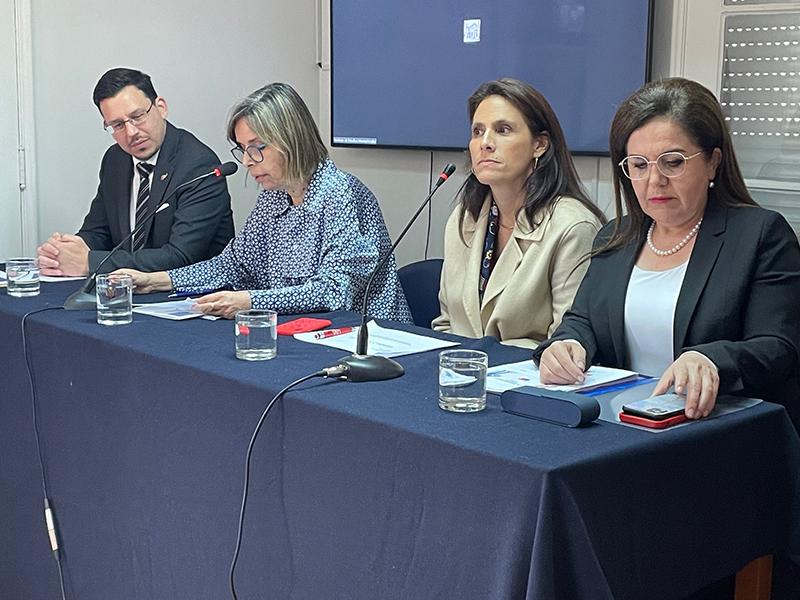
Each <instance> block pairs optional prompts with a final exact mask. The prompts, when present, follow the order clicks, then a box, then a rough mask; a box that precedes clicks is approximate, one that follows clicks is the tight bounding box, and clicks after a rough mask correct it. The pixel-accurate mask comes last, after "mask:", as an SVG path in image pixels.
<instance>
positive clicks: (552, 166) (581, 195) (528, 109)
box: [461, 78, 606, 227]
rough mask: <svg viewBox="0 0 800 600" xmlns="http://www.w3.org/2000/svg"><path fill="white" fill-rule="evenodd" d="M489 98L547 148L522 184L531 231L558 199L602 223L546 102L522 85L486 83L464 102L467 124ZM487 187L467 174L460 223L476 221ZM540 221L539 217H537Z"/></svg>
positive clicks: (512, 81)
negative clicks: (506, 107) (505, 106)
mask: <svg viewBox="0 0 800 600" xmlns="http://www.w3.org/2000/svg"><path fill="white" fill-rule="evenodd" d="M489 96H500V97H501V98H504V99H505V100H507V101H508V102H510V103H511V104H512V105H513V106H514V107H515V108H516V109H517V110H519V111H520V112H521V113H522V116H523V117H524V118H525V123H526V125H527V126H528V129H529V130H530V132H531V135H533V136H538V135H542V134H545V135H547V137H548V138H549V142H550V143H549V144H548V145H547V149H546V150H545V152H544V154H542V155H541V156H540V157H539V161H538V164H537V167H536V169H535V170H534V171H533V172H532V173H531V174H530V175H529V176H528V179H527V181H526V182H525V188H526V194H525V204H524V206H523V210H524V211H525V216H526V217H527V220H528V223H529V224H530V225H531V227H536V226H538V223H535V222H534V219H535V218H536V215H537V213H539V212H540V211H541V210H542V209H545V208H552V207H553V205H554V204H555V202H556V200H558V198H559V196H571V197H573V198H575V199H576V200H578V201H579V202H580V203H581V204H583V205H584V206H585V207H586V208H588V209H589V210H590V211H591V212H592V213H593V214H594V215H595V216H596V217H597V218H598V219H599V220H600V222H601V223H605V221H606V219H605V215H604V214H603V212H602V211H601V210H600V209H599V208H598V207H597V206H596V205H595V204H594V203H593V202H592V201H591V200H590V199H589V196H588V195H587V194H586V192H585V191H584V189H583V186H582V185H581V182H580V179H579V177H578V172H577V171H576V169H575V165H574V163H573V162H572V156H571V155H570V153H569V148H567V142H566V140H565V138H564V133H563V131H562V130H561V124H560V123H559V122H558V117H556V113H555V111H554V110H553V108H552V107H551V106H550V103H549V102H548V101H547V99H546V98H545V97H544V96H543V95H542V94H541V93H540V92H539V91H537V90H536V89H534V88H533V87H531V86H530V85H528V84H527V83H525V82H523V81H519V80H517V79H511V78H504V79H498V80H495V81H487V82H486V83H483V84H481V85H480V86H479V87H478V89H477V90H475V92H474V93H473V94H472V95H471V96H470V97H469V100H467V110H468V112H469V120H470V123H472V119H473V118H474V117H475V111H476V110H478V105H480V103H481V102H483V101H484V100H486V98H488V97H489ZM489 189H490V188H489V186H488V185H485V184H483V183H481V182H480V181H478V178H477V177H475V174H474V173H472V172H470V175H469V177H467V180H466V181H465V182H464V186H463V191H462V194H461V206H462V211H461V222H462V223H463V220H464V215H465V213H469V214H470V215H472V218H473V219H476V220H477V218H478V215H479V214H480V211H481V206H482V205H483V202H484V200H485V199H486V194H487V193H488V192H489ZM540 218H541V215H540Z"/></svg>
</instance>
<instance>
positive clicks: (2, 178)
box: [0, 1, 22, 260]
mask: <svg viewBox="0 0 800 600" xmlns="http://www.w3.org/2000/svg"><path fill="white" fill-rule="evenodd" d="M15 59H16V49H15V44H14V5H13V3H11V2H7V1H6V2H0V81H2V82H3V87H4V90H3V92H2V93H0V140H2V142H3V143H2V144H0V260H2V259H4V258H9V257H11V255H18V254H19V253H20V247H21V243H22V227H21V223H22V219H21V217H22V213H21V210H20V192H19V187H18V181H17V139H18V131H17V94H16V86H17V66H16V60H15Z"/></svg>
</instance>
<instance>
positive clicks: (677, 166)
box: [619, 150, 703, 181]
mask: <svg viewBox="0 0 800 600" xmlns="http://www.w3.org/2000/svg"><path fill="white" fill-rule="evenodd" d="M702 153H703V151H702V150H700V151H698V152H695V153H694V154H692V155H691V156H684V155H683V154H681V153H680V152H664V154H662V155H661V156H659V157H658V158H656V159H655V160H647V159H646V158H645V157H644V156H638V155H633V156H626V157H625V158H623V159H622V160H621V161H619V166H620V167H622V172H623V173H625V175H626V176H627V177H628V179H631V180H633V181H639V180H640V179H646V178H647V176H648V175H649V174H650V165H655V166H656V168H657V169H658V170H659V172H660V173H661V174H662V175H663V176H664V177H679V176H680V175H683V172H684V171H685V170H686V162H687V161H688V160H690V159H692V158H694V157H695V156H698V155H700V154H702Z"/></svg>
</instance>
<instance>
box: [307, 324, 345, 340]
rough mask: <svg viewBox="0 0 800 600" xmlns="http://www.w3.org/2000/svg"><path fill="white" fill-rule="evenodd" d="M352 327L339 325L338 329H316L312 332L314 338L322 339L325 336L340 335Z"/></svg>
mask: <svg viewBox="0 0 800 600" xmlns="http://www.w3.org/2000/svg"><path fill="white" fill-rule="evenodd" d="M353 329H354V327H339V328H338V329H326V330H325V331H318V332H317V333H315V334H314V339H315V340H324V339H325V338H329V337H333V336H335V335H342V334H343V333H350V332H351V331H353Z"/></svg>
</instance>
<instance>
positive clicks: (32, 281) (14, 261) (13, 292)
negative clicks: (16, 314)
mask: <svg viewBox="0 0 800 600" xmlns="http://www.w3.org/2000/svg"><path fill="white" fill-rule="evenodd" d="M6 279H7V283H6V285H7V290H6V291H7V292H8V295H9V296H16V297H17V298H25V297H27V296H38V295H39V259H37V258H10V259H8V260H7V261H6Z"/></svg>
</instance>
